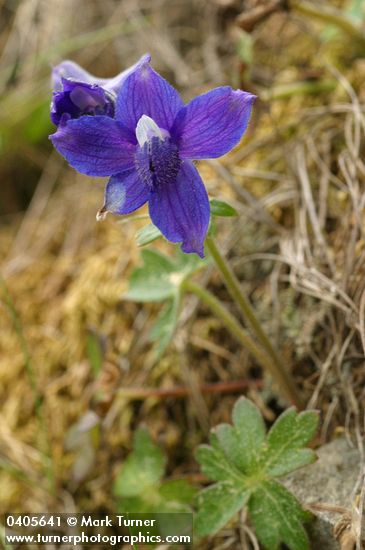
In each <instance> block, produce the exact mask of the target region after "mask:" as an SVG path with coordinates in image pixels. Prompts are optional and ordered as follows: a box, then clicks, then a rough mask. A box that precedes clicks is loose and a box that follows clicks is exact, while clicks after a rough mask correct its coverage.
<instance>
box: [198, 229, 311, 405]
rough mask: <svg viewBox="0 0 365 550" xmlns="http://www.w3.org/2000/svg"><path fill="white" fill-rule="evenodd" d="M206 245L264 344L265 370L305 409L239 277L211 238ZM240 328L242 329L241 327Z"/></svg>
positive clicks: (228, 288)
mask: <svg viewBox="0 0 365 550" xmlns="http://www.w3.org/2000/svg"><path fill="white" fill-rule="evenodd" d="M206 245H207V247H208V250H209V252H210V254H211V256H212V258H213V260H214V261H215V264H216V266H217V267H218V269H219V271H220V273H221V275H222V277H223V280H224V282H225V284H226V287H227V290H228V292H229V293H230V295H231V296H232V298H233V300H234V302H235V303H236V304H237V305H238V307H239V308H240V310H241V312H242V314H243V316H244V319H245V320H246V321H247V322H248V324H249V325H250V326H251V328H252V330H253V332H254V333H255V334H256V336H257V338H258V339H259V340H260V343H261V344H262V346H263V347H264V349H265V351H266V353H267V354H268V355H266V353H265V354H262V352H261V350H259V351H260V354H261V355H263V357H264V361H265V368H266V369H267V370H268V371H269V372H270V374H271V376H272V377H273V378H274V380H275V381H276V382H277V383H278V384H279V387H280V389H281V390H282V391H283V393H284V395H285V397H286V398H287V399H288V400H289V401H290V402H291V403H293V404H294V405H296V406H297V407H298V408H299V409H303V408H304V405H303V403H302V400H301V398H300V396H299V393H298V390H297V387H296V384H295V383H294V381H293V379H292V377H291V375H290V374H289V373H288V372H287V371H286V369H285V367H284V365H283V363H282V361H281V358H280V357H279V354H278V352H277V351H276V350H275V348H274V346H273V345H272V343H271V342H270V339H269V338H268V336H267V334H266V332H265V331H264V329H263V328H262V326H261V324H260V322H259V320H258V319H257V318H256V315H255V313H254V311H253V309H252V307H251V305H250V303H249V301H248V300H247V298H246V296H245V295H244V294H243V292H242V289H241V287H240V283H239V281H238V279H237V277H236V276H235V274H234V273H233V271H232V270H231V268H230V266H229V265H228V263H227V262H226V260H225V259H224V257H223V256H222V255H221V253H220V251H219V250H218V248H217V246H216V244H215V242H214V241H213V239H212V238H211V237H207V239H206ZM218 303H219V302H218ZM229 315H230V314H229ZM232 319H233V320H234V323H235V324H237V325H238V323H237V321H236V320H235V319H234V317H232ZM238 326H239V325H238ZM239 328H241V327H240V326H239ZM241 330H242V329H241ZM243 332H244V334H245V340H247V339H249V340H250V345H251V346H252V344H254V342H253V340H251V338H250V337H249V336H248V335H247V333H246V332H245V331H243ZM254 345H255V346H256V344H254ZM246 347H247V344H246ZM248 349H249V348H248ZM250 351H251V350H250ZM255 353H256V352H255ZM261 364H262V361H261Z"/></svg>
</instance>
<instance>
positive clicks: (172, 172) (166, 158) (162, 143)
mask: <svg viewBox="0 0 365 550" xmlns="http://www.w3.org/2000/svg"><path fill="white" fill-rule="evenodd" d="M135 164H136V170H137V173H138V175H139V177H140V178H141V180H142V181H143V182H144V183H145V184H146V185H147V186H148V187H149V188H150V189H151V191H153V190H154V189H156V188H157V187H159V186H165V185H169V183H171V182H174V181H175V180H176V178H177V175H178V173H179V170H180V166H181V160H180V158H179V151H178V148H177V147H176V145H175V144H174V143H172V142H171V140H170V139H168V138H166V139H164V140H162V139H160V138H158V137H152V138H151V139H149V140H148V141H147V142H146V143H145V144H144V145H143V146H142V147H138V148H137V152H136V154H135Z"/></svg>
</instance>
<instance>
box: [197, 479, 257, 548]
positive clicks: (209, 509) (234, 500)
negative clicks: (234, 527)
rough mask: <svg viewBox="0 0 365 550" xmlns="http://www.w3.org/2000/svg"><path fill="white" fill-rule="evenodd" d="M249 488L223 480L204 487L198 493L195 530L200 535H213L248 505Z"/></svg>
mask: <svg viewBox="0 0 365 550" xmlns="http://www.w3.org/2000/svg"><path fill="white" fill-rule="evenodd" d="M249 497H250V492H249V490H248V489H247V488H246V489H245V488H243V487H237V486H236V485H235V484H234V483H232V482H229V481H223V482H220V483H216V484H215V485H211V486H210V487H208V488H207V489H203V491H201V492H200V493H199V495H198V498H197V505H198V513H197V514H196V516H195V518H194V532H195V534H196V535H197V536H198V537H204V536H206V535H212V534H214V533H216V532H217V531H219V529H221V528H222V527H224V525H225V524H226V523H227V522H228V521H229V520H230V519H231V518H232V517H233V516H234V515H235V514H236V513H237V512H239V511H240V510H241V508H243V506H245V505H246V503H247V501H248V499H249Z"/></svg>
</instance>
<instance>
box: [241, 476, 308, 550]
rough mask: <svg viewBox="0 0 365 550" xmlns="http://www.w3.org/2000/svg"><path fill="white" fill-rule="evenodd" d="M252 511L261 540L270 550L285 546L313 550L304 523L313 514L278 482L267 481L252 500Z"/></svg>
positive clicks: (252, 517)
mask: <svg viewBox="0 0 365 550" xmlns="http://www.w3.org/2000/svg"><path fill="white" fill-rule="evenodd" d="M248 509H249V513H250V518H251V520H252V523H253V526H254V528H255V531H256V534H257V537H258V539H259V540H260V542H261V544H262V545H263V546H264V548H266V549H267V550H277V549H278V548H279V547H280V544H281V543H284V544H286V545H287V546H288V547H289V548H290V549H291V550H308V549H309V542H308V536H307V533H306V531H305V529H304V527H303V526H302V523H303V522H305V521H308V519H310V514H309V513H308V512H305V511H304V510H303V509H302V507H301V505H300V503H299V502H298V501H297V499H296V498H295V497H294V495H292V494H291V493H290V492H289V491H288V490H287V489H285V487H283V485H281V484H280V483H278V482H277V481H274V480H267V481H265V482H263V483H262V484H261V486H260V487H259V488H258V489H257V490H256V491H255V492H254V494H253V495H252V497H251V498H250V501H249V503H248Z"/></svg>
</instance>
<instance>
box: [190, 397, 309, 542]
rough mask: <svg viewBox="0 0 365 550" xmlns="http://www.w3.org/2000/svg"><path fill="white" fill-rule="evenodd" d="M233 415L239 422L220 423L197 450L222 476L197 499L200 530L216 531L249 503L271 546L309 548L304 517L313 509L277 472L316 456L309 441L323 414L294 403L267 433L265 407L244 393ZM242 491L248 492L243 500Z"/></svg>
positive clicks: (204, 464) (205, 465)
mask: <svg viewBox="0 0 365 550" xmlns="http://www.w3.org/2000/svg"><path fill="white" fill-rule="evenodd" d="M232 420H233V426H231V425H229V424H220V425H219V426H217V427H216V428H215V429H214V430H212V433H211V440H210V442H211V445H202V446H200V447H199V449H198V452H197V460H198V462H199V463H200V464H201V470H202V472H203V473H204V474H205V475H206V476H207V477H208V478H210V479H212V480H214V481H216V482H217V483H216V484H214V485H211V486H210V487H209V488H207V489H204V490H203V491H202V492H201V493H200V494H199V498H198V499H197V502H198V518H199V522H198V530H199V533H200V534H201V535H202V536H203V535H207V534H212V533H215V532H216V531H217V530H218V529H220V528H221V527H223V525H225V523H227V521H229V519H231V518H232V516H233V515H234V514H235V513H236V512H237V511H239V510H240V507H243V506H244V505H246V504H247V505H248V509H249V513H250V515H251V518H252V521H253V523H254V525H255V528H256V532H257V535H258V538H259V539H260V541H261V542H262V544H263V545H264V546H265V547H266V548H268V549H269V550H275V549H276V548H279V545H280V544H281V543H285V544H286V545H287V546H288V547H289V548H291V550H306V549H307V548H308V540H307V536H306V532H305V530H304V528H303V526H302V523H303V521H306V520H307V519H308V518H309V516H308V513H307V512H305V511H304V510H303V509H302V508H301V506H300V504H299V503H298V501H297V500H296V498H295V497H294V496H293V495H292V494H291V493H289V492H288V491H287V490H286V489H285V488H284V487H283V486H282V485H280V484H279V483H278V482H277V481H275V479H274V477H276V476H282V475H284V474H287V473H289V472H291V471H293V470H295V469H296V468H299V467H302V466H305V465H306V464H310V463H311V462H313V461H314V460H315V459H316V455H315V453H314V451H312V450H311V449H305V448H303V446H304V445H306V444H307V443H308V442H309V441H310V440H311V439H312V438H313V436H314V434H315V432H316V430H317V426H318V414H317V413H316V412H315V411H306V412H302V413H300V414H298V413H297V412H296V411H295V410H294V409H289V410H288V411H286V412H285V413H284V414H282V415H281V416H280V417H279V419H278V420H277V421H276V423H275V424H274V425H273V427H272V428H271V430H270V432H269V433H268V435H266V429H265V423H264V420H263V418H262V415H261V413H260V411H259V409H258V408H257V407H256V405H254V404H253V403H251V402H250V401H249V400H248V399H246V398H243V397H242V398H241V399H239V400H238V401H237V402H236V404H235V406H234V408H233V413H232ZM241 495H245V497H244V498H243V500H242V503H241V504H240V502H241V501H240V496H241Z"/></svg>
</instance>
